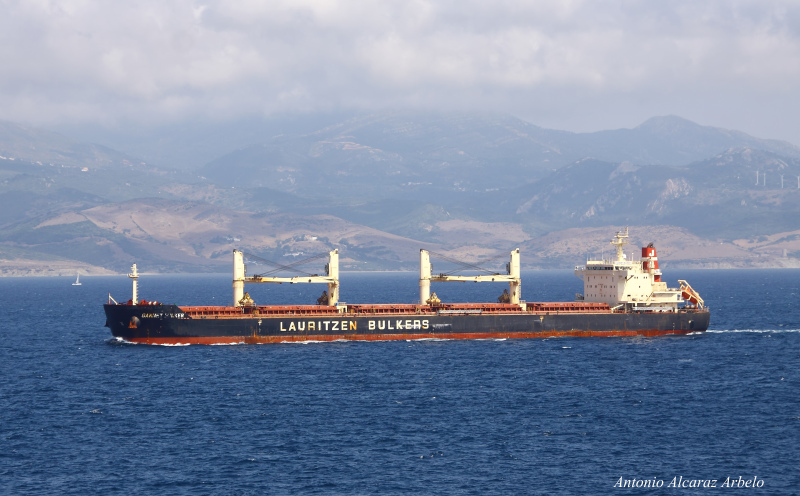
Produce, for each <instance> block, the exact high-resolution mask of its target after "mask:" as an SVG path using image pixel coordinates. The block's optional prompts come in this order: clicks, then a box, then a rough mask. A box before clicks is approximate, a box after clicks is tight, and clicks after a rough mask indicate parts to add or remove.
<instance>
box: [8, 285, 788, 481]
mask: <svg viewBox="0 0 800 496" xmlns="http://www.w3.org/2000/svg"><path fill="white" fill-rule="evenodd" d="M678 277H681V278H683V279H687V280H689V282H690V283H691V284H692V285H693V286H694V287H695V289H697V290H698V291H699V292H700V294H701V295H702V296H703V297H704V298H705V300H706V303H707V305H708V306H709V307H710V308H711V310H712V317H711V329H710V330H709V332H707V333H702V334H694V335H690V336H682V337H661V338H557V339H544V340H536V339H531V340H486V341H411V342H408V341H401V342H370V343H361V342H358V343H354V342H335V343H308V344H280V345H238V346H180V347H179V346H173V347H166V346H165V347H160V346H145V345H129V344H124V343H120V342H118V341H116V340H114V339H112V338H111V335H110V333H109V331H108V329H106V328H105V327H103V324H104V322H105V318H104V315H103V311H102V307H101V305H102V303H103V302H104V301H105V300H106V298H107V294H108V293H109V292H111V294H112V296H114V297H115V298H116V299H117V300H118V301H122V300H127V299H128V298H130V281H129V280H128V279H127V278H125V277H85V278H83V279H82V281H81V282H82V283H83V285H82V286H75V287H73V286H72V285H71V283H72V282H73V280H72V279H68V278H47V279H22V278H5V279H0V494H3V495H28V494H36V495H38V494H47V495H50V494H76V495H77V494H80V495H86V494H125V495H128V494H170V495H172V494H177V495H182V494H186V495H204V494H231V495H240V494H359V495H360V494H364V495H368V494H379V495H383V494H389V495H394V494H434V495H460V494H475V495H492V494H498V495H518V494H565V495H567V494H569V495H594V494H597V495H607V494H681V495H684V494H714V492H730V491H731V489H732V488H729V487H727V486H725V484H726V481H727V483H728V484H730V482H731V481H736V482H735V484H740V485H743V484H744V482H745V481H754V480H755V483H756V484H757V485H759V484H760V486H758V487H756V488H749V489H745V488H743V489H739V490H738V491H737V494H751V493H754V494H769V495H791V494H800V377H799V376H798V370H800V271H797V270H751V271H677V270H675V271H669V270H668V271H667V274H666V279H667V280H668V282H670V283H671V285H675V283H676V281H677V278H678ZM673 279H674V280H673ZM322 289H323V288H322V287H321V286H302V285H277V286H266V285H265V286H259V287H248V290H249V291H250V292H251V294H252V295H253V296H254V298H255V300H256V301H257V302H259V303H282V302H285V303H289V302H291V303H295V302H298V301H303V302H309V303H310V302H314V301H315V300H316V298H317V296H318V294H319V293H321V291H322ZM502 289H503V286H502V285H496V286H491V285H490V286H487V285H484V284H472V283H467V284H458V283H450V284H443V285H436V284H434V287H433V291H436V292H437V293H438V294H439V296H440V297H442V299H443V300H445V301H481V300H483V301H486V300H488V301H494V299H495V298H496V297H497V295H498V294H499V293H500V292H501V291H502ZM580 290H581V288H580V281H579V280H578V279H576V278H575V277H574V276H573V275H572V274H571V273H570V272H563V271H544V272H532V273H527V274H525V275H524V277H523V296H524V298H525V299H527V300H528V301H546V300H571V299H572V298H573V297H574V293H575V292H578V291H580ZM140 295H141V297H144V298H146V299H156V300H159V301H162V302H166V303H180V304H209V303H213V304H226V303H228V301H229V299H230V298H231V283H230V277H229V276H227V275H220V276H147V275H145V276H142V277H141V279H140ZM416 295H417V282H416V279H415V274H343V276H342V300H345V301H351V302H386V301H393V302H412V301H414V299H415V298H416ZM712 480H716V483H715V484H716V488H703V487H693V486H697V485H698V484H700V485H701V486H702V482H697V481H712ZM626 481H627V482H628V483H629V484H631V483H633V484H634V485H637V481H638V485H639V486H641V485H643V484H644V483H645V482H647V483H648V484H651V485H659V484H660V486H661V487H656V488H645V487H639V488H626V487H619V484H620V483H623V484H624V483H625V482H626ZM631 481H633V482H631ZM740 481H741V482H740ZM709 484H711V482H706V485H709ZM751 484H752V482H751ZM670 485H678V486H680V487H670ZM615 486H616V487H615Z"/></svg>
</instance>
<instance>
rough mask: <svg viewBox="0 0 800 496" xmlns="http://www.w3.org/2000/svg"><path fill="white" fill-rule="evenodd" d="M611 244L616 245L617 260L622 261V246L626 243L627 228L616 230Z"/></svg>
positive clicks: (623, 254) (623, 255)
mask: <svg viewBox="0 0 800 496" xmlns="http://www.w3.org/2000/svg"><path fill="white" fill-rule="evenodd" d="M611 244H612V245H614V246H616V247H617V262H624V261H625V248H623V247H624V246H625V245H627V244H628V228H627V227H626V228H625V231H617V233H616V234H615V235H614V239H612V240H611Z"/></svg>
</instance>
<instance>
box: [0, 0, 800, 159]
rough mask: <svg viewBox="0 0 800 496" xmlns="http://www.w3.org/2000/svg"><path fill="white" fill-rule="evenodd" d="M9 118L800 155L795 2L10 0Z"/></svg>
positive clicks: (6, 21)
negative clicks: (339, 118) (518, 126)
mask: <svg viewBox="0 0 800 496" xmlns="http://www.w3.org/2000/svg"><path fill="white" fill-rule="evenodd" d="M0 9H2V15H0V119H6V120H12V121H17V122H28V123H33V124H64V123H71V122H76V123H87V122H88V123H91V122H103V123H109V124H111V123H115V122H121V121H138V122H142V123H155V122H164V121H178V122H179V121H182V120H184V119H198V118H203V119H205V118H211V119H217V118H218V119H228V118H235V117H237V116H241V115H246V114H250V115H251V114H253V113H261V114H267V115H268V114H272V113H276V112H295V111H300V112H308V111H316V110H324V111H330V110H366V111H372V110H381V109H397V108H402V109H408V108H418V109H423V110H481V111H495V112H503V113H510V114H513V115H516V116H517V117H520V118H523V119H525V120H528V121H530V122H532V123H534V124H538V125H542V126H546V127H554V128H560V129H567V130H571V131H592V130H599V129H609V128H618V127H633V126H635V125H637V124H639V123H641V122H642V121H644V120H645V119H647V118H648V117H651V116H653V115H666V114H675V115H680V116H683V117H686V118H688V119H691V120H694V121H696V122H699V123H701V124H707V125H714V126H720V127H727V128H735V129H740V130H742V131H745V132H749V133H751V134H755V135H756V136H759V137H765V138H779V139H786V140H789V141H792V142H793V143H795V144H800V119H798V115H800V41H799V40H798V34H800V4H798V3H797V2H788V1H786V2H780V1H764V0H753V1H749V0H745V1H716V2H715V1H704V2H697V1H696V0H691V1H683V0H677V1H669V2H657V1H640V2H636V1H569V0H558V1H513V0H500V1H497V0H496V1H493V2H486V1H469V0H467V1H464V0H459V1H424V0H386V1H335V0H329V1H324V0H305V1H303V0H291V1H289V0H286V1H269V2H268V1H240V2H231V1H224V2H223V1H205V2H204V1H190V0H176V1H168V2H165V1H164V0H153V1H151V0H139V1H136V2H106V1H103V2H101V1H91V0H59V1H47V0H37V1H34V0H31V1H13V0H0Z"/></svg>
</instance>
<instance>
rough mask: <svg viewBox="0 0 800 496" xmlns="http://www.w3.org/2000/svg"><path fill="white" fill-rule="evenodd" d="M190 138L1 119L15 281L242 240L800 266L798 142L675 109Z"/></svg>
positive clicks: (354, 250) (205, 266) (273, 126)
mask: <svg viewBox="0 0 800 496" xmlns="http://www.w3.org/2000/svg"><path fill="white" fill-rule="evenodd" d="M193 129H196V130H197V131H196V132H195V133H194V134H193V133H192V132H191V130H187V129H177V128H175V129H168V128H164V129H162V130H161V131H160V132H159V133H155V132H152V131H151V132H141V133H139V134H137V135H136V136H133V137H132V138H131V139H129V140H126V139H125V137H124V135H122V134H119V133H117V134H115V133H114V132H113V131H109V130H104V131H102V132H101V130H95V131H94V136H96V137H97V138H98V139H97V140H93V139H87V137H89V138H91V136H92V130H91V129H85V128H84V129H77V128H76V129H75V132H74V136H76V138H69V137H67V136H68V135H69V132H70V130H69V129H68V128H61V129H60V131H61V133H54V132H50V131H45V130H41V129H32V128H29V127H25V126H21V125H18V124H14V123H8V122H0V205H2V207H3V208H2V209H0V271H2V272H3V273H5V274H26V273H33V274H57V273H74V272H75V271H78V270H80V271H81V272H83V273H87V272H88V273H104V272H123V271H125V270H127V268H128V267H129V266H130V264H131V263H133V262H137V263H138V264H139V266H140V268H142V269H143V270H145V271H162V272H172V271H215V272H227V271H228V270H229V265H230V252H231V250H232V249H233V248H244V249H245V250H247V251H250V252H253V253H256V254H259V255H263V256H265V257H267V258H271V259H273V260H286V259H287V258H286V257H289V258H291V259H292V260H294V259H296V258H297V257H302V256H305V255H313V254H317V253H321V252H324V251H327V250H329V249H332V248H339V250H340V253H341V254H342V263H343V266H344V267H345V268H349V269H351V270H356V269H361V270H365V269H366V270H370V269H373V270H374V269H413V268H415V267H416V264H417V257H418V250H419V248H428V249H432V250H435V251H437V252H440V253H446V254H449V255H452V256H456V257H459V258H463V259H466V260H471V261H476V260H480V259H481V258H483V257H489V256H494V255H497V254H498V253H502V252H503V251H507V250H510V249H512V248H515V247H517V246H519V247H521V248H522V249H523V265H525V266H527V267H550V268H568V267H572V266H574V265H576V264H579V263H581V262H582V261H583V260H585V258H586V256H588V255H596V254H601V253H602V252H603V251H606V252H607V251H608V249H607V247H608V240H609V239H610V238H611V236H612V235H613V231H614V230H616V229H619V228H621V227H624V226H626V225H629V226H631V227H632V229H631V234H632V240H631V241H632V244H633V247H631V250H632V251H635V250H636V248H635V247H636V245H639V244H646V243H647V242H650V241H655V242H656V243H657V246H658V247H659V254H660V258H661V259H662V265H663V266H666V267H669V266H670V265H690V266H705V267H753V266H800V226H798V218H800V216H799V215H798V214H799V213H800V148H798V147H796V146H794V145H792V144H790V143H786V142H782V141H776V140H767V139H759V138H755V137H752V136H749V135H747V134H744V133H741V132H738V131H732V130H725V129H719V128H712V127H707V126H700V125H698V124H695V123H692V122H690V121H687V120H685V119H681V118H679V117H674V116H667V117H655V118H652V119H650V120H648V121H646V122H644V123H643V124H641V125H640V126H637V127H636V128H633V129H618V130H609V131H601V132H595V133H571V132H565V131H557V130H550V129H544V128H541V127H538V126H535V125H533V124H530V123H527V122H524V121H521V120H519V119H516V118H514V117H511V116H508V115H486V114H474V113H446V114H441V113H440V114H410V113H407V114H404V113H381V114H372V115H360V116H351V117H348V118H343V117H340V116H332V115H325V116H319V117H318V119H314V118H313V116H306V117H304V118H302V119H300V118H295V119H294V120H286V121H285V122H283V123H281V122H279V121H266V120H262V121H240V122H235V123H230V124H226V125H219V126H217V127H210V126H207V127H202V129H201V128H200V127H197V128H193ZM287 130H288V132H285V131H287ZM77 137H81V138H82V139H77ZM103 140H104V141H103ZM98 142H99V143H102V144H97V143H98ZM112 145H113V146H112ZM118 150H121V151H118ZM198 150H202V151H203V154H201V153H199V152H198ZM203 155H205V156H203ZM144 156H146V158H143V157H144ZM176 157H183V159H176ZM434 270H436V267H434ZM498 270H499V268H498Z"/></svg>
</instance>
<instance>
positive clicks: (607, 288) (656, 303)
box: [575, 228, 703, 312]
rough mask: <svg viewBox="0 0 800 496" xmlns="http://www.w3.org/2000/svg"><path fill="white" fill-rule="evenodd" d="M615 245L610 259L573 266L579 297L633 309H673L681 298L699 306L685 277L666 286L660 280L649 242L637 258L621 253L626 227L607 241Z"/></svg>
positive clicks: (652, 310) (699, 302) (673, 310)
mask: <svg viewBox="0 0 800 496" xmlns="http://www.w3.org/2000/svg"><path fill="white" fill-rule="evenodd" d="M611 244H613V245H614V246H615V247H616V258H615V259H612V260H589V261H587V262H586V265H585V266H583V267H581V266H578V267H575V275H576V276H578V277H579V278H581V279H583V295H580V296H579V297H578V299H579V300H581V299H582V301H585V302H590V303H608V304H609V305H610V306H611V307H614V308H623V307H624V308H625V309H626V310H633V311H651V312H675V311H677V310H678V304H679V303H682V302H683V301H684V299H686V300H689V302H690V304H696V305H698V306H699V307H701V308H702V306H703V300H702V299H701V298H700V296H699V295H698V294H697V293H696V292H695V291H694V290H693V289H692V288H691V286H689V284H688V283H686V281H679V282H680V283H681V287H680V288H668V287H667V283H666V282H663V281H662V280H661V270H660V269H659V268H658V257H657V256H656V249H655V247H654V246H653V244H652V243H650V244H649V245H648V246H646V247H643V248H642V258H641V260H633V259H632V258H633V255H632V254H631V259H628V257H627V256H626V255H625V250H624V247H625V245H626V244H628V229H627V228H625V230H624V231H619V232H617V233H616V234H615V235H614V239H613V240H612V241H611Z"/></svg>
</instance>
